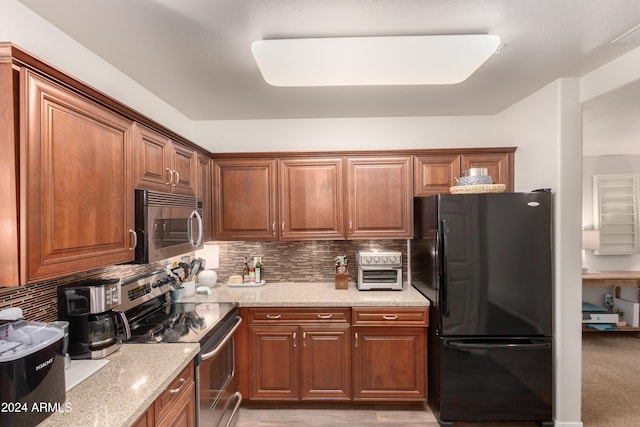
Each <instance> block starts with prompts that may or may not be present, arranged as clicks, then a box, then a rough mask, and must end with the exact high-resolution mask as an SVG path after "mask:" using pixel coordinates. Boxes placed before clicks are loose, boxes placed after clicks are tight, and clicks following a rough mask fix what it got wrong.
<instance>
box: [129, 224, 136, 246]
mask: <svg viewBox="0 0 640 427" xmlns="http://www.w3.org/2000/svg"><path fill="white" fill-rule="evenodd" d="M129 234H130V235H132V236H133V245H131V246H129V251H135V250H136V246H138V234H137V233H136V232H135V230H132V229H129Z"/></svg>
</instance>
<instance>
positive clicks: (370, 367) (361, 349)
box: [353, 327, 427, 401]
mask: <svg viewBox="0 0 640 427" xmlns="http://www.w3.org/2000/svg"><path fill="white" fill-rule="evenodd" d="M353 332H354V344H353V400H360V401H365V400H368V401H376V400H384V401H388V400H399V401H412V400H416V401H423V400H424V399H425V397H426V382H427V372H426V362H427V353H426V352H427V345H426V328H411V327H407V328H402V327H399V328H394V327H354V328H353Z"/></svg>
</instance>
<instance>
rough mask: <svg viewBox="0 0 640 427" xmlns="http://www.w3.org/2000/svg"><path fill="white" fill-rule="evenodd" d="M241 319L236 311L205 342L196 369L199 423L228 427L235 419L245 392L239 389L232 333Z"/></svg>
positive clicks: (205, 426)
mask: <svg viewBox="0 0 640 427" xmlns="http://www.w3.org/2000/svg"><path fill="white" fill-rule="evenodd" d="M241 323H242V318H240V317H239V316H238V315H237V311H236V314H235V315H234V316H232V317H231V318H230V320H229V321H225V322H224V325H223V327H222V328H221V330H220V331H219V334H215V335H214V336H213V337H212V338H211V339H210V340H209V341H207V343H205V344H203V345H202V349H201V351H200V354H199V355H198V366H197V370H196V383H197V385H198V388H197V396H196V398H197V401H198V413H197V417H196V418H197V420H198V423H197V425H199V426H202V427H207V426H216V427H218V426H219V427H228V426H231V425H232V424H233V423H234V422H235V419H236V415H237V412H238V409H239V408H240V404H241V403H242V394H240V392H239V391H238V378H237V377H236V367H235V361H234V353H235V351H234V350H235V349H234V339H233V334H234V333H235V331H236V330H237V329H238V327H239V326H240V324H241Z"/></svg>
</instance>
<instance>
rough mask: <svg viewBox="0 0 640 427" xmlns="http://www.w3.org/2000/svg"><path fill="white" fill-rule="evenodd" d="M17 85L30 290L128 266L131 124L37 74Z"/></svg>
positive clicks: (22, 219)
mask: <svg viewBox="0 0 640 427" xmlns="http://www.w3.org/2000/svg"><path fill="white" fill-rule="evenodd" d="M21 84H22V85H23V86H22V87H23V92H24V98H23V99H24V105H23V106H22V109H21V114H22V115H23V117H24V118H25V121H24V123H25V132H26V133H25V138H23V139H22V141H21V146H20V155H21V158H23V159H24V162H22V164H23V165H24V166H25V167H26V168H25V169H22V170H21V171H20V176H21V179H20V180H21V182H22V183H24V184H23V185H24V191H23V192H21V194H20V198H21V199H22V200H24V202H25V203H24V205H23V206H25V207H26V210H25V211H22V212H21V213H20V224H21V225H22V224H26V230H25V231H26V237H27V239H26V245H24V246H22V248H21V254H22V256H21V258H22V259H23V260H26V261H27V262H26V265H24V267H26V278H27V282H29V283H32V282H37V281H42V280H44V279H48V278H53V277H59V276H63V275H68V274H71V273H74V272H79V271H85V270H88V269H90V268H92V267H94V268H95V267H100V266H106V265H112V264H117V263H122V262H127V261H131V260H133V258H134V252H133V251H132V250H131V246H132V245H133V241H134V239H133V237H132V234H133V231H132V229H133V227H134V226H133V221H134V213H133V209H134V207H133V196H132V195H133V165H132V163H131V160H132V158H133V144H132V126H133V123H132V121H130V120H127V119H124V118H122V117H121V116H119V115H117V114H115V113H113V112H111V111H110V110H108V109H106V108H103V107H101V106H99V105H97V104H94V103H93V102H91V101H89V100H87V99H85V98H83V97H81V96H79V95H77V94H75V93H73V92H71V91H69V90H66V89H64V88H62V87H61V86H58V85H57V84H55V83H52V82H51V81H49V80H47V79H45V78H43V77H40V76H39V75H37V74H35V73H32V72H29V71H26V70H22V72H21ZM1 284H2V285H5V284H7V283H5V281H4V280H2V283H1ZM14 284H15V283H14Z"/></svg>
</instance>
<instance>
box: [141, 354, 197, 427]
mask: <svg viewBox="0 0 640 427" xmlns="http://www.w3.org/2000/svg"><path fill="white" fill-rule="evenodd" d="M194 369H195V366H194V363H193V362H191V363H189V365H187V366H186V367H185V368H184V369H183V370H182V372H180V374H178V375H177V376H176V378H175V379H174V380H173V381H171V383H170V384H169V385H168V386H167V388H166V389H165V390H164V391H163V392H162V393H161V394H160V396H158V398H157V399H156V400H155V401H154V402H153V403H152V404H151V405H150V406H149V408H147V410H146V411H145V413H144V414H142V415H141V416H140V418H138V419H137V420H136V422H135V423H133V427H151V426H158V427H195V425H196V388H195V382H194V378H195V375H194Z"/></svg>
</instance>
